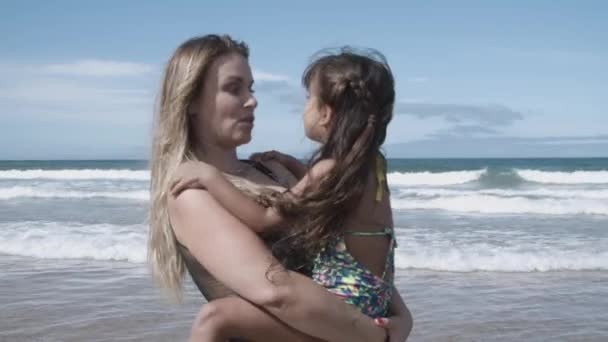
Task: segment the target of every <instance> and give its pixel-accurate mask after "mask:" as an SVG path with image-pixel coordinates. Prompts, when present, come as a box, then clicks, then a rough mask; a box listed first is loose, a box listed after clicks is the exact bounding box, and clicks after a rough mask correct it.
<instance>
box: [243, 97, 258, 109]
mask: <svg viewBox="0 0 608 342" xmlns="http://www.w3.org/2000/svg"><path fill="white" fill-rule="evenodd" d="M257 106H258V100H257V99H256V98H255V96H253V94H252V93H249V98H248V99H247V101H246V102H245V107H246V108H255V107H257Z"/></svg>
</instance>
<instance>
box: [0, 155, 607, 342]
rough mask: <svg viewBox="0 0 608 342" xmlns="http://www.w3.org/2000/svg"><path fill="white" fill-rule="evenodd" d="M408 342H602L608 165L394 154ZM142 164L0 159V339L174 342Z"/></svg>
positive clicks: (189, 313)
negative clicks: (150, 235)
mask: <svg viewBox="0 0 608 342" xmlns="http://www.w3.org/2000/svg"><path fill="white" fill-rule="evenodd" d="M388 182H389V186H390V190H391V201H392V206H393V209H394V217H395V228H396V231H397V239H398V249H397V254H396V266H397V277H396V285H397V287H398V289H399V291H400V292H401V294H402V296H403V297H404V299H405V301H406V302H407V304H408V306H409V307H410V309H411V311H412V313H413V315H414V320H415V325H414V330H413V332H412V336H411V338H410V341H521V340H525V341H608V158H579V159H391V160H389V170H388ZM148 185H149V172H148V170H147V162H146V161H122V160H113V161H0V269H1V270H2V271H0V307H1V308H2V309H0V341H144V340H145V341H174V340H185V339H187V337H188V334H189V329H190V324H191V323H192V320H193V318H194V316H195V314H196V312H198V310H199V309H200V306H201V305H202V304H203V303H204V300H203V299H202V297H201V295H200V294H199V293H198V292H197V290H196V289H195V288H194V287H193V285H192V282H191V281H190V280H189V279H188V280H187V281H186V289H185V293H184V299H183V302H182V303H181V304H174V303H171V302H170V301H168V300H167V299H166V298H165V297H163V294H162V293H161V291H160V290H158V289H157V288H156V286H155V285H154V283H153V281H152V279H151V278H150V275H149V272H148V269H147V266H146V263H145V262H146V239H147V225H146V221H145V220H146V215H147V214H146V212H147V209H148V196H149V191H148Z"/></svg>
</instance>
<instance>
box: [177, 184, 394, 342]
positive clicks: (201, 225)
mask: <svg viewBox="0 0 608 342" xmlns="http://www.w3.org/2000/svg"><path fill="white" fill-rule="evenodd" d="M203 209H204V210H203ZM169 216H170V218H171V224H172V227H173V230H174V232H175V235H176V238H177V240H178V241H180V242H181V243H182V244H184V245H185V246H186V247H187V248H188V249H189V250H190V252H191V253H192V255H193V256H194V257H195V258H196V259H197V260H198V262H200V263H201V265H202V266H203V267H205V268H206V269H207V270H208V271H209V272H210V273H211V274H212V275H213V276H214V277H216V278H217V279H218V280H219V281H220V282H222V283H223V284H225V285H226V286H227V287H229V288H231V289H232V290H234V291H235V292H236V293H237V294H239V295H240V296H241V297H243V298H245V299H246V300H248V301H250V302H252V303H254V304H256V305H257V306H259V307H261V308H262V309H264V310H266V311H268V312H269V313H271V314H272V315H274V316H276V317H277V318H279V319H280V320H282V321H283V322H285V323H286V324H287V325H289V326H291V327H293V328H295V329H297V330H300V331H302V332H304V333H306V334H308V335H311V336H315V337H318V338H320V339H323V340H326V341H344V342H363V341H373V342H381V341H383V340H384V338H385V331H384V330H383V329H382V328H380V327H378V326H376V325H375V324H374V323H373V321H372V319H371V318H369V317H367V316H365V315H363V314H362V313H361V312H359V311H358V310H357V309H356V308H355V307H354V306H352V305H349V304H346V303H345V302H344V301H343V300H342V299H340V298H339V297H337V296H335V295H333V294H331V293H330V292H328V291H327V290H326V289H325V288H323V287H321V286H320V285H318V284H316V283H314V282H313V281H312V280H311V279H308V278H306V277H305V276H303V275H301V274H299V273H297V272H292V271H289V270H285V269H283V268H281V266H280V264H279V262H278V261H277V260H276V259H275V258H274V257H273V256H272V254H271V253H270V251H269V250H268V249H267V248H266V247H265V246H264V244H263V242H262V240H261V239H260V238H259V237H258V236H257V235H256V234H255V233H254V232H253V231H252V230H251V229H249V228H248V227H247V226H245V225H244V224H243V223H242V222H241V221H240V220H238V219H237V218H236V217H234V216H232V215H231V214H230V213H229V212H228V211H226V209H224V207H223V206H221V205H220V204H219V203H218V202H217V201H216V200H215V199H214V198H213V197H212V196H211V194H209V193H208V192H207V191H204V190H200V189H187V190H185V191H183V192H182V193H181V194H180V195H179V196H177V197H173V196H171V197H170V198H169Z"/></svg>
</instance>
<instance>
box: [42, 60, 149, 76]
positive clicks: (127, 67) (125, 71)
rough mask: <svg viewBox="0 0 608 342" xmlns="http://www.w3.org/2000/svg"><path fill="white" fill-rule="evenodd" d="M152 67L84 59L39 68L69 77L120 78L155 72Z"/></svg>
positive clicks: (133, 63) (141, 64)
mask: <svg viewBox="0 0 608 342" xmlns="http://www.w3.org/2000/svg"><path fill="white" fill-rule="evenodd" d="M157 69H158V68H157V67H156V66H154V65H150V64H143V63H135V62H121V61H110V60H98V59H85V60H80V61H75V62H71V63H65V64H50V65H45V66H43V67H41V70H42V71H43V72H46V73H49V74H57V75H69V76H95V77H120V76H141V75H145V74H148V73H150V72H153V71H155V70H157Z"/></svg>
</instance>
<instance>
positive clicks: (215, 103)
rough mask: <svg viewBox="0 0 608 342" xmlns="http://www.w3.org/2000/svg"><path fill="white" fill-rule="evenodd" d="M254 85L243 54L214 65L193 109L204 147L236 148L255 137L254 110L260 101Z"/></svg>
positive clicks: (225, 56) (226, 56)
mask: <svg viewBox="0 0 608 342" xmlns="http://www.w3.org/2000/svg"><path fill="white" fill-rule="evenodd" d="M252 86H253V76H252V74H251V68H250V67H249V63H248V61H247V59H245V58H244V57H243V56H241V55H239V54H237V53H231V54H227V55H224V56H221V57H219V58H218V59H217V60H215V61H214V62H213V63H212V64H211V66H210V68H209V70H208V71H207V75H205V79H204V80H203V87H202V91H201V94H200V95H199V96H198V98H197V99H195V101H194V102H193V104H192V108H191V113H192V115H194V120H193V124H194V129H195V132H196V135H197V137H198V139H199V142H200V143H202V144H203V146H208V145H211V146H217V147H221V148H235V147H237V146H239V145H242V144H246V143H248V142H249V141H250V140H251V130H252V129H253V121H254V116H253V111H254V109H255V107H256V106H257V104H258V103H257V100H256V99H255V97H254V96H253V90H252Z"/></svg>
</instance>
